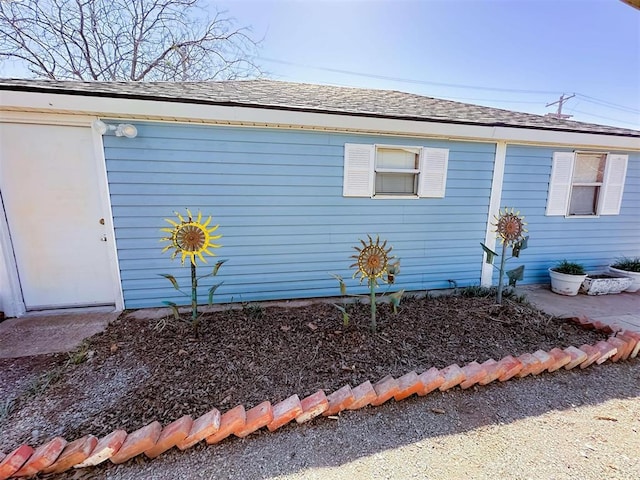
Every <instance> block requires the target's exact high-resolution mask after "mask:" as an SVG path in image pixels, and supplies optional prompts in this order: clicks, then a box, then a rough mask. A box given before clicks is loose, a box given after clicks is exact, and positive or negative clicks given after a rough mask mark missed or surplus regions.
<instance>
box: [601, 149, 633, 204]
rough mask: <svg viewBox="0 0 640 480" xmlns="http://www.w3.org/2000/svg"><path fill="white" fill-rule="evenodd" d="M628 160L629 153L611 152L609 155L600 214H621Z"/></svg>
mask: <svg viewBox="0 0 640 480" xmlns="http://www.w3.org/2000/svg"><path fill="white" fill-rule="evenodd" d="M628 160H629V156H628V155H614V154H609V155H608V156H607V166H606V167H605V171H604V182H603V185H602V193H601V197H600V212H599V213H600V215H619V214H620V204H621V203H622V192H623V190H624V179H625V176H626V174H627V162H628Z"/></svg>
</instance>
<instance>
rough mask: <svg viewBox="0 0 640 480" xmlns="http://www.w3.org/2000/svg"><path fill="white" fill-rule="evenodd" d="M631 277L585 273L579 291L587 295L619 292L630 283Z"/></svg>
mask: <svg viewBox="0 0 640 480" xmlns="http://www.w3.org/2000/svg"><path fill="white" fill-rule="evenodd" d="M631 282H632V279H631V278H628V277H623V276H621V275H607V274H601V275H587V278H585V279H584V282H582V286H581V287H580V291H581V292H582V293H586V294H587V295H609V294H613V293H620V292H622V291H624V290H625V289H627V288H628V287H629V285H631Z"/></svg>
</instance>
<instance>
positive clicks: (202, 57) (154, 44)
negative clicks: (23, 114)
mask: <svg viewBox="0 0 640 480" xmlns="http://www.w3.org/2000/svg"><path fill="white" fill-rule="evenodd" d="M201 4H202V2H201V0H0V59H14V60H16V61H18V62H19V63H21V64H24V65H26V66H27V68H28V69H29V71H30V72H31V73H32V74H33V75H35V76H36V77H44V78H51V79H58V80H62V79H74V80H106V81H114V80H129V81H158V80H177V81H185V80H214V79H216V80H229V79H237V78H246V77H251V76H255V75H257V74H259V72H260V70H259V68H258V67H257V66H256V65H255V64H254V63H253V61H252V55H253V53H254V52H255V50H256V47H257V44H258V42H256V41H254V40H253V39H251V37H250V36H249V32H248V30H247V29H246V28H235V27H234V20H233V19H232V18H229V17H226V16H224V14H221V13H216V14H215V16H214V17H213V18H212V17H210V16H208V15H206V12H205V11H204V9H203V8H202V5H201Z"/></svg>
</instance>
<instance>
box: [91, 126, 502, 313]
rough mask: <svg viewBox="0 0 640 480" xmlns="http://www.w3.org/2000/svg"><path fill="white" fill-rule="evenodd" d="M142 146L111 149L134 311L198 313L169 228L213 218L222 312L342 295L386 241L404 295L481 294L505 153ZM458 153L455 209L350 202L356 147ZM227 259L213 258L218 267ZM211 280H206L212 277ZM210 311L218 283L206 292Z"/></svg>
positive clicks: (249, 138)
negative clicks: (350, 155)
mask: <svg viewBox="0 0 640 480" xmlns="http://www.w3.org/2000/svg"><path fill="white" fill-rule="evenodd" d="M136 127H137V128H138V132H139V133H138V136H137V137H136V138H134V139H120V138H116V137H113V136H106V137H105V138H104V144H105V157H106V161H107V175H108V181H109V189H110V195H111V203H112V209H113V216H114V226H115V234H116V245H117V251H118V258H119V264H120V269H121V278H122V287H123V293H124V299H125V306H126V308H142V307H151V306H158V305H161V302H162V301H163V300H171V301H175V302H178V303H187V301H186V300H187V299H186V298H185V297H181V296H179V294H178V295H176V291H175V290H174V289H173V288H172V287H171V285H170V283H169V282H168V281H167V280H166V279H164V278H162V277H161V276H160V275H159V274H161V273H170V274H172V275H174V276H176V278H178V281H179V283H180V284H181V285H182V286H183V287H185V288H187V289H188V286H189V268H188V266H184V267H182V266H181V265H180V262H179V261H178V260H174V261H173V262H172V261H170V260H169V254H168V253H166V254H164V255H163V254H161V253H160V250H161V248H162V246H163V244H161V243H160V242H159V238H160V237H161V233H162V232H160V228H162V227H165V226H167V225H168V224H166V222H164V220H163V219H164V218H168V217H172V218H175V217H174V215H173V212H174V211H179V212H181V213H184V211H185V210H184V209H185V207H188V208H190V209H191V210H192V212H194V213H195V212H196V211H198V210H201V211H202V212H203V214H205V215H212V216H213V222H214V223H219V224H220V229H219V233H221V234H222V235H223V237H222V239H221V240H220V243H221V244H222V245H223V247H222V248H221V249H218V250H216V253H217V255H218V256H219V258H221V259H229V261H228V262H227V263H226V264H225V265H224V266H223V268H222V269H221V270H220V273H219V275H218V277H217V279H216V281H224V284H223V285H222V286H221V287H220V288H219V290H218V291H217V292H216V301H217V302H229V301H236V302H237V301H256V300H269V299H285V298H286V299H288V298H304V297H318V296H334V295H337V294H339V290H338V285H337V282H336V281H335V280H334V279H332V278H331V277H330V276H329V272H332V273H337V274H340V275H342V276H343V277H344V278H345V279H347V280H348V285H349V290H350V292H351V293H356V292H364V291H365V289H366V288H365V287H364V286H359V285H358V283H357V281H356V280H351V275H352V273H353V270H350V269H349V265H350V264H351V263H353V259H351V258H350V255H352V254H354V253H355V250H353V248H352V247H353V246H354V245H357V244H359V242H358V239H360V238H365V237H366V234H367V233H369V234H371V235H376V234H379V235H380V236H381V237H382V238H384V239H386V240H388V242H389V244H390V245H392V246H393V248H394V250H393V253H394V254H396V255H397V256H398V257H399V258H400V259H401V269H402V271H401V274H400V275H399V276H398V277H397V286H396V287H394V288H396V289H401V288H404V289H407V290H423V289H434V288H446V287H449V286H450V284H449V283H448V281H447V280H449V279H452V280H455V281H456V282H457V283H458V285H460V286H464V285H476V284H479V282H480V272H481V257H480V252H479V242H481V241H483V240H484V236H485V227H486V221H487V213H488V209H489V206H488V202H489V196H490V188H491V180H492V174H493V160H494V155H495V144H491V143H470V142H469V143H467V142H450V141H438V140H427V139H421V138H398V137H381V136H363V135H348V134H338V133H324V132H306V131H299V130H278V129H259V128H239V127H216V126H195V125H181V124H173V123H136ZM345 143H371V144H372V143H383V144H389V145H420V146H430V147H439V148H448V149H449V168H448V178H447V190H446V195H445V197H444V198H441V199H440V198H438V199H433V198H427V199H394V200H387V199H369V198H345V197H343V196H342V180H343V162H344V144H345ZM216 260H217V259H216V258H211V257H209V259H208V261H209V263H210V264H211V265H213V264H214V263H215V262H216ZM206 268H207V267H200V270H199V272H201V273H204V272H206ZM202 283H203V284H204V286H203V287H202V291H201V298H202V299H203V301H205V300H206V293H205V292H206V290H207V288H208V286H209V285H210V284H211V282H207V281H203V282H202Z"/></svg>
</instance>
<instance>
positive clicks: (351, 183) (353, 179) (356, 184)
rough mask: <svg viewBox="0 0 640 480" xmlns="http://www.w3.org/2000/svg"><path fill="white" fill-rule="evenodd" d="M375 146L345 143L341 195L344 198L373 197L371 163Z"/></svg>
mask: <svg viewBox="0 0 640 480" xmlns="http://www.w3.org/2000/svg"><path fill="white" fill-rule="evenodd" d="M375 151H376V150H375V145H363V144H359V143H345V145H344V180H343V183H342V195H343V196H345V197H372V196H373V162H374V159H375Z"/></svg>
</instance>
